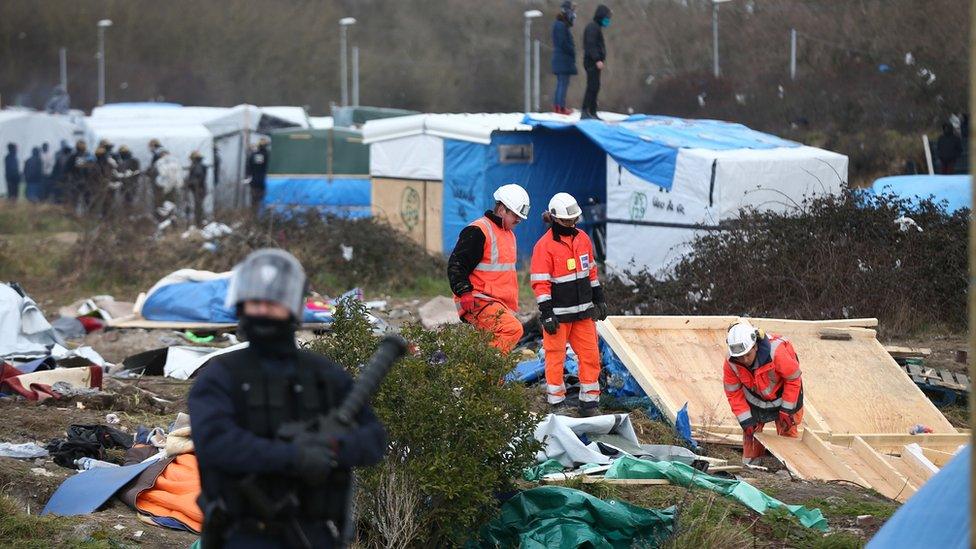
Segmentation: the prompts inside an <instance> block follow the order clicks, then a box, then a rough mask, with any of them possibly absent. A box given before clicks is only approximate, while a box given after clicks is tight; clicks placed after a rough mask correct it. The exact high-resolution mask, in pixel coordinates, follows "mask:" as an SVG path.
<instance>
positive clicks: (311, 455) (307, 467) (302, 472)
mask: <svg viewBox="0 0 976 549" xmlns="http://www.w3.org/2000/svg"><path fill="white" fill-rule="evenodd" d="M295 444H296V445H297V446H298V459H297V460H296V463H295V472H296V473H297V474H298V475H299V476H301V477H303V478H305V479H308V480H309V481H312V480H316V479H321V478H322V477H323V476H325V475H326V474H328V473H329V472H330V471H332V469H333V468H334V467H335V448H336V445H335V443H334V441H333V440H332V439H331V438H326V437H324V436H321V435H316V434H310V435H309V436H303V437H298V438H297V439H296V440H295Z"/></svg>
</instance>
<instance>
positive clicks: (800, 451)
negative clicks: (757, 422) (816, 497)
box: [756, 431, 868, 486]
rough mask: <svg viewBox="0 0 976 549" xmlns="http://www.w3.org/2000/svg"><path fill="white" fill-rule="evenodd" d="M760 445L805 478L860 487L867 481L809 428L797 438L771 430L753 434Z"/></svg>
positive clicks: (794, 472)
mask: <svg viewBox="0 0 976 549" xmlns="http://www.w3.org/2000/svg"><path fill="white" fill-rule="evenodd" d="M756 438H757V439H758V440H759V441H760V442H762V444H763V446H765V447H766V449H767V450H769V452H770V453H771V454H773V455H774V456H776V458H777V459H779V460H780V461H782V462H783V465H785V466H786V468H787V469H789V470H790V472H792V473H793V474H794V475H796V476H797V477H799V478H802V479H805V480H813V479H817V480H847V481H850V482H856V483H858V484H860V485H862V486H866V485H868V482H867V481H866V480H864V479H863V478H861V476H860V475H859V474H857V473H856V472H855V471H854V470H853V469H852V468H851V467H849V466H848V465H847V464H845V463H844V462H843V461H842V460H841V459H839V458H838V457H837V456H836V455H834V454H833V453H832V452H831V451H830V449H829V447H828V446H827V445H826V443H824V442H823V441H822V440H820V439H819V438H817V436H816V435H814V434H813V432H812V431H804V432H803V434H802V436H801V437H800V438H792V437H781V436H779V435H777V434H775V433H757V434H756Z"/></svg>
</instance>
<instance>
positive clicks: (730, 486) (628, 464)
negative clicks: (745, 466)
mask: <svg viewBox="0 0 976 549" xmlns="http://www.w3.org/2000/svg"><path fill="white" fill-rule="evenodd" d="M606 478H610V479H639V478H656V479H667V480H669V481H670V482H671V484H674V485H677V486H696V487H698V488H704V489H705V490H710V491H712V492H715V493H717V494H721V495H723V496H727V497H730V498H732V499H734V500H736V501H738V502H739V503H742V504H743V505H745V506H746V507H748V508H750V509H752V510H753V511H755V512H757V513H759V514H765V513H766V511H768V510H769V509H779V508H782V509H786V510H787V511H789V513H790V514H791V515H793V516H795V517H796V518H798V519H799V520H800V524H802V525H803V526H805V527H807V528H813V529H815V530H821V531H826V530H827V519H826V518H824V516H823V513H821V512H820V509H808V508H806V507H804V506H802V505H787V504H785V503H783V502H781V501H779V500H778V499H776V498H773V497H771V496H769V495H767V494H766V493H764V492H763V491H762V490H759V489H758V488H756V487H755V486H753V485H751V484H749V483H747V482H745V481H742V480H731V479H724V478H718V477H713V476H712V475H708V474H705V473H702V472H701V471H699V470H697V469H695V468H693V467H691V466H690V465H685V464H684V463H678V462H675V461H657V462H654V461H647V460H644V459H637V458H635V457H631V456H623V457H621V458H620V459H618V460H616V461H614V462H613V464H612V465H611V466H610V469H609V470H608V471H607V474H606Z"/></svg>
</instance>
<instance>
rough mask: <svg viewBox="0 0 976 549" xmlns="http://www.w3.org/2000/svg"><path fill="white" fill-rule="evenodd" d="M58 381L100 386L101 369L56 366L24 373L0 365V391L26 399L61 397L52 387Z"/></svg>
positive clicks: (70, 384)
mask: <svg viewBox="0 0 976 549" xmlns="http://www.w3.org/2000/svg"><path fill="white" fill-rule="evenodd" d="M58 382H64V383H66V384H67V385H68V386H70V387H79V388H92V387H97V388H101V386H102V369H101V368H100V367H98V366H89V367H84V368H56V369H54V370H45V371H40V372H32V373H29V374H24V373H21V372H20V370H18V369H16V368H14V367H13V366H10V365H9V364H2V365H0V392H5V393H16V394H18V395H20V396H22V397H24V398H26V399H27V400H37V401H43V400H47V399H49V398H55V399H59V398H61V395H60V393H58V392H56V391H54V389H53V388H52V385H54V384H55V383H58Z"/></svg>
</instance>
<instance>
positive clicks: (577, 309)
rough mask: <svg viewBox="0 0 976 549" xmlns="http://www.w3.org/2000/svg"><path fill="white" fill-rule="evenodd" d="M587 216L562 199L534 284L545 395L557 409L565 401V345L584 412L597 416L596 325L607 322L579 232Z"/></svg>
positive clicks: (555, 200) (536, 259) (551, 217)
mask: <svg viewBox="0 0 976 549" xmlns="http://www.w3.org/2000/svg"><path fill="white" fill-rule="evenodd" d="M582 214H583V211H582V210H581V209H580V207H579V204H577V202H576V199H575V198H573V197H572V195H570V194H569V193H557V194H556V195H555V196H553V197H552V200H550V201H549V209H548V210H547V211H546V212H544V213H543V214H542V219H543V221H545V222H546V223H549V224H551V228H550V229H549V230H548V231H546V233H545V234H544V235H542V238H540V239H539V241H538V242H537V243H536V245H535V248H534V249H533V250H532V267H531V275H530V277H529V279H530V280H531V281H532V291H533V292H534V293H535V300H536V302H537V303H538V304H539V313H540V315H539V320H540V322H541V323H542V329H543V333H542V348H543V349H545V351H546V395H547V399H548V401H549V404H550V405H551V406H552V407H553V408H559V407H560V406H562V405H563V404H564V403H565V401H566V383H565V382H564V381H563V364H564V362H565V361H566V344H567V343H569V345H570V346H571V347H572V348H573V351H575V352H576V357H577V359H578V360H579V381H580V392H579V412H580V415H581V416H592V415H596V413H597V407H598V406H599V401H600V351H599V349H598V346H597V336H596V322H595V321H597V320H604V319H606V318H607V302H606V299H605V298H604V295H603V287H602V286H600V279H599V277H598V276H597V270H596V261H595V260H594V259H593V244H592V243H591V242H590V237H589V236H587V234H586V233H585V232H583V231H581V230H579V229H577V228H576V223H577V222H578V221H579V220H580V216H582Z"/></svg>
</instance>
